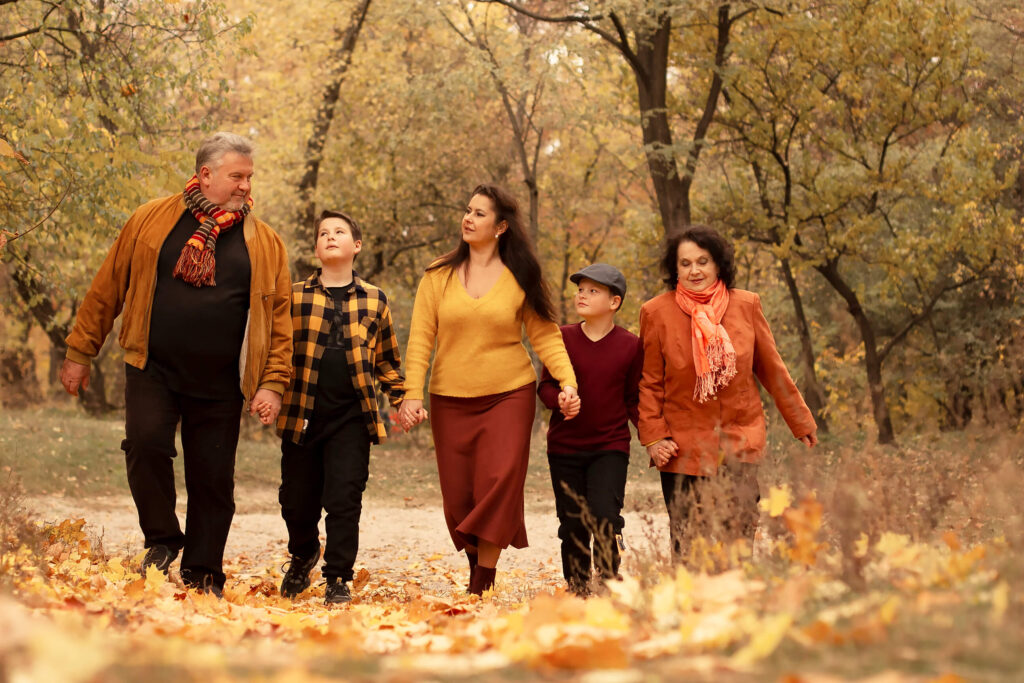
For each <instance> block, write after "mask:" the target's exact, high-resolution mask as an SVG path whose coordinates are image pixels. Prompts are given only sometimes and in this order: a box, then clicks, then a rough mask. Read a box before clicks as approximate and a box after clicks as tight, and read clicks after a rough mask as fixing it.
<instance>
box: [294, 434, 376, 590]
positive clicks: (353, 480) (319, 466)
mask: <svg viewBox="0 0 1024 683" xmlns="http://www.w3.org/2000/svg"><path fill="white" fill-rule="evenodd" d="M369 476H370V435H369V433H368V432H367V430H366V424H365V422H364V421H363V419H362V414H359V415H358V416H357V417H355V418H354V419H352V420H349V421H347V422H345V423H344V424H343V425H341V426H340V427H339V428H338V429H337V430H336V431H334V432H332V433H331V434H329V435H327V436H325V437H323V438H321V439H318V440H317V441H316V442H314V443H312V444H308V445H299V444H296V443H292V442H291V441H288V440H287V439H286V440H284V441H282V442H281V489H280V491H279V494H278V500H279V501H280V503H281V516H282V517H284V522H285V525H286V526H287V527H288V552H289V553H291V554H292V555H295V556H298V557H309V556H311V555H313V554H314V553H315V552H317V550H318V549H319V547H320V540H319V530H318V525H319V524H320V514H321V511H324V512H326V513H327V517H326V519H325V520H324V526H325V528H326V530H327V546H326V548H325V549H324V568H323V575H324V578H338V579H341V580H342V581H351V580H352V567H353V566H354V565H355V562H356V554H357V553H358V552H359V516H360V514H361V513H362V510H363V491H365V490H366V480H367V479H368V478H369Z"/></svg>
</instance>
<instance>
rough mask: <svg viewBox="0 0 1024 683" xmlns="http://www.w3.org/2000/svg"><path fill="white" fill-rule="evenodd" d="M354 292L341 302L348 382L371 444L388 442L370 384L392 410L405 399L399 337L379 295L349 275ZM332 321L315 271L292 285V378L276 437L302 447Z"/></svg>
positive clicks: (329, 299) (331, 303)
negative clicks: (347, 342)
mask: <svg viewBox="0 0 1024 683" xmlns="http://www.w3.org/2000/svg"><path fill="white" fill-rule="evenodd" d="M353 278H354V282H355V290H354V291H353V292H352V293H351V294H350V295H349V296H348V297H347V298H346V300H345V303H344V310H343V311H342V313H343V315H344V319H345V321H346V329H345V336H346V337H348V338H349V339H350V341H351V343H350V344H349V348H348V350H347V351H346V355H347V356H348V365H349V370H350V371H351V375H352V383H353V385H354V387H355V390H356V394H357V395H358V396H359V402H360V404H361V405H362V409H363V417H364V419H365V421H366V428H367V430H368V431H369V433H370V441H371V442H372V443H382V442H383V441H384V440H385V439H387V431H386V430H385V428H384V421H383V420H382V419H381V416H380V411H379V410H378V408H377V392H376V391H375V390H374V385H373V382H374V379H376V380H377V382H379V383H380V385H381V389H382V390H383V391H384V392H385V393H387V395H388V399H389V401H390V403H391V405H392V406H395V407H397V406H398V405H399V404H400V403H401V402H402V398H403V397H404V395H405V389H404V387H403V383H404V381H405V377H404V376H403V375H402V373H401V371H400V366H401V363H402V359H401V357H400V355H399V352H398V338H397V337H396V336H395V329H394V326H393V325H392V323H391V308H390V307H389V306H388V300H387V296H386V295H385V294H384V292H383V291H381V290H380V289H378V288H377V287H374V286H373V285H371V284H370V283H369V282H366V281H365V280H362V279H360V278H359V277H358V276H353ZM333 320H334V299H333V298H332V297H331V295H330V292H328V291H327V288H325V287H324V286H323V284H322V283H321V282H320V270H319V269H318V270H317V271H316V272H315V273H313V274H312V275H310V276H309V277H308V278H306V279H305V280H303V281H302V282H296V283H295V284H293V285H292V328H293V332H292V337H293V339H294V350H293V355H292V376H291V381H290V382H289V383H288V389H287V391H285V394H284V399H283V400H282V402H281V414H280V416H279V417H278V419H277V433H278V434H279V435H280V436H281V438H283V439H288V440H290V441H293V442H295V443H302V439H303V437H304V436H305V433H306V428H307V427H308V426H309V418H310V416H311V415H312V414H313V404H314V402H315V401H316V387H317V381H318V377H319V371H320V358H321V357H322V356H323V354H324V348H325V347H326V345H327V337H328V335H329V334H330V331H331V324H332V322H333Z"/></svg>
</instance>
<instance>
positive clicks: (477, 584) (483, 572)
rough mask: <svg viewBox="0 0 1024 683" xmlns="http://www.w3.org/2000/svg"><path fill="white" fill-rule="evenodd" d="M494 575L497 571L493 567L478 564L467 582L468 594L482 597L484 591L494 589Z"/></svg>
mask: <svg viewBox="0 0 1024 683" xmlns="http://www.w3.org/2000/svg"><path fill="white" fill-rule="evenodd" d="M495 574H497V570H496V569H495V568H494V567H485V566H483V565H482V564H478V565H477V566H476V570H474V571H473V575H472V576H471V577H470V580H469V592H470V593H472V594H473V595H483V594H484V591H489V590H491V589H492V588H494V576H495Z"/></svg>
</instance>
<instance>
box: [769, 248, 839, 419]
mask: <svg viewBox="0 0 1024 683" xmlns="http://www.w3.org/2000/svg"><path fill="white" fill-rule="evenodd" d="M780 267H781V268H782V276H783V278H785V280H786V288H787V289H789V298H790V300H791V301H792V302H793V314H794V316H795V317H796V330H797V335H798V336H799V337H800V370H801V372H800V375H801V377H800V380H801V382H800V384H801V390H802V391H803V394H804V400H805V401H807V407H808V408H810V409H811V413H813V414H814V421H815V422H816V423H817V424H818V431H820V432H825V433H827V432H828V421H827V420H826V419H825V408H826V406H827V405H828V397H827V395H826V394H825V388H824V387H823V386H822V385H821V382H819V381H818V375H817V373H816V372H815V370H814V344H812V343H811V326H810V325H809V324H808V323H807V315H806V314H805V312H804V304H803V300H802V299H801V298H800V289H799V286H798V284H797V281H796V277H795V276H794V274H793V269H792V268H790V265H789V259H785V258H784V259H782V260H781V262H780Z"/></svg>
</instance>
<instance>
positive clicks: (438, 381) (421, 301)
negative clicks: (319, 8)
mask: <svg viewBox="0 0 1024 683" xmlns="http://www.w3.org/2000/svg"><path fill="white" fill-rule="evenodd" d="M524 326H525V328H526V334H527V336H528V337H529V339H530V344H531V345H532V346H533V349H534V351H536V353H537V355H538V356H539V357H540V360H541V362H542V363H543V364H544V365H545V367H547V368H548V370H550V371H551V374H552V376H554V377H555V378H556V379H557V380H558V381H559V383H560V385H561V387H562V392H561V394H560V395H559V403H560V406H561V407H562V409H563V412H564V413H565V414H566V416H567V417H569V416H575V414H576V413H577V412H579V397H578V396H577V395H576V376H575V374H574V373H573V370H572V364H571V363H570V362H569V356H568V354H567V353H566V351H565V346H564V345H563V343H562V335H561V333H560V332H559V329H558V325H557V324H556V323H555V321H554V310H553V307H552V305H551V298H550V295H549V293H548V289H547V286H546V285H545V283H544V278H543V276H542V275H541V269H540V263H539V262H538V261H537V257H536V255H535V254H534V251H533V246H532V245H531V243H530V240H529V238H528V237H527V235H526V232H525V230H524V229H523V226H522V223H521V221H520V217H519V205H518V203H517V202H516V200H515V198H514V197H512V196H511V195H509V194H508V193H507V192H506V191H505V190H503V189H502V188H500V187H497V186H495V185H480V186H479V187H477V188H476V189H475V190H473V195H472V197H471V198H470V200H469V205H468V207H467V208H466V213H465V214H464V216H463V218H462V225H461V239H460V241H459V244H458V246H457V247H456V248H455V249H453V250H452V251H450V252H448V253H447V254H445V255H444V256H442V257H441V258H439V259H437V260H436V261H434V262H433V263H432V264H431V265H430V266H429V267H428V268H427V271H426V273H425V274H424V276H423V279H422V280H421V281H420V285H419V289H418V290H417V292H416V303H415V305H414V306H413V313H412V325H411V327H410V330H409V347H408V350H407V352H406V359H405V360H406V382H405V401H404V402H403V403H402V407H401V409H400V410H399V420H400V421H401V423H402V425H403V427H405V428H406V429H409V428H410V427H412V426H413V425H415V424H417V423H419V422H421V421H423V420H424V419H425V418H426V417H427V411H426V410H424V409H423V395H424V386H423V385H424V383H425V381H426V375H427V368H428V366H429V365H430V355H431V352H434V351H436V352H435V354H434V365H433V372H432V374H431V378H430V410H431V414H432V417H431V421H430V422H431V431H432V432H433V436H434V450H435V452H436V454H437V469H438V474H439V476H440V480H441V498H442V500H443V504H444V515H445V521H446V522H447V523H448V531H449V533H450V534H451V537H452V541H453V542H454V543H455V547H456V548H457V549H459V550H463V549H464V550H465V551H466V556H467V557H468V559H469V566H470V583H469V591H470V592H471V593H476V594H478V595H480V594H482V593H483V592H484V591H485V590H487V589H489V588H491V587H492V586H493V585H494V575H495V567H496V566H497V563H498V557H499V556H500V555H501V551H502V550H503V549H504V548H507V547H508V546H509V545H511V546H513V547H516V548H525V547H526V545H527V540H526V526H525V524H524V521H523V485H524V483H525V481H526V467H527V464H528V461H529V457H530V433H531V431H532V427H533V416H534V408H535V401H536V398H535V396H534V388H535V384H536V380H537V376H536V373H535V372H534V369H533V365H532V364H531V362H530V357H529V355H528V354H527V352H526V348H525V347H524V346H523V327H524Z"/></svg>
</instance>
